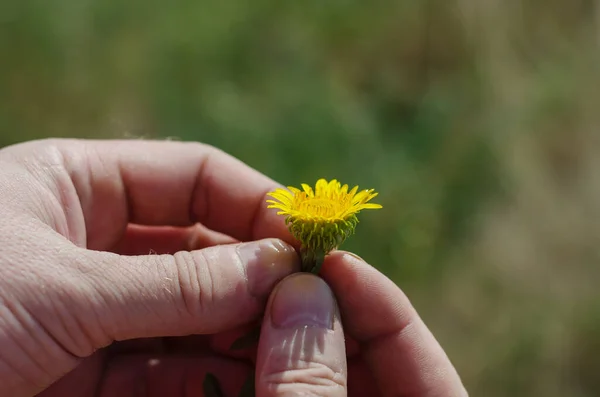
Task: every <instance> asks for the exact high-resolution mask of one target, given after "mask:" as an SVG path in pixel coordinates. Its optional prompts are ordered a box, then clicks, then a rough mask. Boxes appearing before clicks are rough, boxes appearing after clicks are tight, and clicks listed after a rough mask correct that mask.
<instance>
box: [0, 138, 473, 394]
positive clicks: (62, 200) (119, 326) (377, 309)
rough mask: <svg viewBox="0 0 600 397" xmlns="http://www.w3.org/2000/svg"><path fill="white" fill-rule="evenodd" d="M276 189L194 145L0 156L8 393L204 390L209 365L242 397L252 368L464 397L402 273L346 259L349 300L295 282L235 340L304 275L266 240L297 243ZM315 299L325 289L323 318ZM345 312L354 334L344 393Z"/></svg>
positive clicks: (342, 288)
mask: <svg viewBox="0 0 600 397" xmlns="http://www.w3.org/2000/svg"><path fill="white" fill-rule="evenodd" d="M276 186H277V184H275V183H274V182H273V181H271V180H269V179H268V178H266V177H264V176H262V175H260V174H259V173H257V172H256V171H253V170H251V169H249V168H248V167H246V166H245V165H243V164H242V163H240V162H239V161H237V160H235V159H233V158H231V157H230V156H227V155H226V154H224V153H222V152H220V151H217V150H215V149H213V148H210V147H207V146H203V145H198V144H184V143H175V142H142V141H135V142H132V141H120V142H119V141H103V142H92V141H61V140H58V141H39V142H32V143H26V144H22V145H18V146H13V147H9V148H6V149H4V150H2V151H0V202H1V203H2V206H1V207H0V217H1V219H2V220H3V222H2V223H0V396H11V397H12V396H16V397H19V396H32V395H34V394H35V393H38V392H40V391H42V390H43V392H41V394H40V395H41V396H44V397H49V396H81V397H84V396H92V395H94V396H96V395H99V396H114V397H119V396H134V395H149V396H152V395H156V396H165V395H169V396H170V395H173V396H177V395H181V396H184V395H202V382H203V379H204V376H205V374H206V373H207V372H211V373H214V374H215V375H216V376H217V378H218V379H220V380H221V384H222V387H223V392H224V395H225V396H234V395H237V392H238V391H239V389H240V388H241V387H242V383H244V381H245V380H247V379H248V378H249V377H251V376H252V374H253V372H254V365H253V364H254V363H255V362H256V372H257V376H256V382H257V384H256V388H257V392H258V393H257V395H258V396H259V397H266V396H276V395H281V393H282V392H286V391H287V392H291V393H300V392H302V391H306V392H310V393H313V394H315V393H320V392H322V393H321V395H324V396H334V395H346V393H349V395H350V396H359V395H376V394H374V392H373V390H374V389H373V385H377V388H378V389H379V390H381V395H384V396H387V395H415V396H430V395H444V396H446V395H448V396H454V395H457V396H458V395H466V393H464V389H462V386H460V381H459V378H458V376H457V375H456V373H455V371H454V370H453V369H452V366H451V364H450V363H449V361H448V360H447V358H446V357H445V355H444V353H443V351H442V350H441V348H440V347H439V345H437V343H436V342H435V340H434V339H433V337H432V336H431V334H430V333H428V331H427V330H426V328H425V326H424V325H423V324H422V322H420V320H418V317H417V316H416V314H415V313H414V310H413V309H411V308H410V305H409V304H408V302H407V300H406V298H405V297H404V296H403V295H402V294H401V292H400V291H399V290H398V289H397V288H396V287H395V285H394V284H393V283H391V282H390V281H389V280H387V279H386V278H385V277H383V276H382V275H381V274H379V273H377V272H376V271H375V270H374V269H373V268H371V267H369V266H367V265H365V264H364V263H362V262H357V260H356V259H353V258H352V257H351V256H348V255H347V254H342V253H336V254H334V255H332V256H331V257H330V258H329V259H328V261H327V263H326V266H325V267H324V270H323V277H324V279H325V280H327V281H328V282H329V284H330V285H331V288H332V289H333V292H335V295H336V296H337V297H338V299H339V311H337V310H336V309H332V307H334V308H335V305H334V306H332V305H333V302H334V300H333V298H332V295H331V292H329V290H328V287H327V285H326V284H325V283H324V282H323V281H321V280H320V279H318V278H316V277H314V276H310V275H296V276H292V277H289V278H286V279H285V280H284V281H282V282H281V283H279V284H278V285H277V287H276V288H275V290H274V291H273V293H272V294H271V298H270V301H269V304H268V307H267V310H266V315H265V316H264V320H263V328H262V334H261V341H260V345H259V348H258V353H256V352H255V351H252V349H250V351H249V352H248V351H246V352H232V351H230V350H229V346H230V344H231V342H232V341H233V340H234V339H235V338H237V337H238V336H239V335H241V334H242V333H243V332H245V331H247V330H248V329H249V325H248V323H250V322H252V321H254V320H256V319H258V318H259V317H260V315H261V313H262V312H263V310H264V303H265V301H266V299H267V296H268V295H269V294H270V293H271V291H272V290H273V287H274V286H275V285H276V284H277V283H278V281H279V280H281V279H283V278H284V277H285V276H286V275H289V274H291V273H294V272H295V271H297V270H298V262H297V261H298V259H297V256H296V255H295V252H294V250H293V248H292V247H290V246H289V245H288V244H286V243H284V242H283V241H281V240H277V239H264V240H260V241H255V240H259V239H263V238H267V237H279V238H281V239H284V240H285V239H289V235H288V233H287V231H286V230H285V226H284V225H283V222H282V220H281V219H280V218H278V217H277V216H275V214H274V213H273V212H271V211H267V210H266V205H265V204H264V195H265V193H266V192H267V191H270V190H272V189H273V188H274V187H276ZM196 222H199V223H200V224H202V226H194V225H196ZM217 231H218V232H220V233H218V232H217ZM239 241H252V242H249V243H245V244H239V243H238V242H239ZM204 247H209V248H204ZM150 251H153V253H152V254H151V255H147V254H148V253H149V252H150ZM348 288H350V289H348ZM298 290H300V291H302V292H303V294H298ZM306 291H311V292H312V295H306ZM348 291H353V293H352V294H349V293H347V292H348ZM302 296H312V297H320V299H319V302H321V304H320V307H319V306H317V307H315V306H314V305H313V306H312V307H313V309H314V310H319V311H320V313H321V315H320V316H319V315H318V313H317V312H314V311H310V312H308V313H306V310H305V311H304V312H303V310H302V308H305V309H308V308H310V307H311V306H310V302H309V300H302V299H301V297H302ZM328 297H329V298H330V299H329V300H328ZM286 300H287V303H286ZM328 305H329V306H328ZM302 313H304V315H303V314H302ZM324 313H325V314H326V315H325V314H324ZM289 316H291V319H290V318H289ZM340 316H341V318H343V319H344V324H345V326H346V332H347V333H348V334H350V335H351V336H352V337H354V338H355V340H357V341H358V343H357V345H356V346H354V345H352V344H350V345H349V348H348V356H349V361H348V367H347V368H348V373H349V375H350V377H349V379H350V381H349V384H348V387H349V390H347V389H346V384H347V382H346V379H347V375H346V369H345V368H346V353H345V349H344V343H343V341H344V339H343V333H342V328H341V321H340ZM373 316H374V317H373ZM384 317H385V318H386V321H382V318H384ZM324 318H326V319H329V318H330V319H331V322H330V321H328V320H327V321H325V322H323V319H324ZM307 319H310V320H311V321H312V323H313V326H312V327H309V328H305V327H304V325H305V324H304V323H305V322H306V320H307ZM315 322H316V323H315ZM183 335H192V336H183ZM382 335H383V336H382ZM385 335H387V336H385ZM165 336H170V338H160V337H165ZM177 336H183V337H177ZM174 337H175V338H174ZM115 341H123V342H116V343H114V342H115ZM388 351H389V352H392V353H393V354H395V355H396V358H393V357H391V356H388V355H386V352H388ZM359 353H360V354H359ZM256 356H257V361H256ZM363 359H364V361H363ZM372 377H374V378H375V379H376V381H375V380H372ZM320 385H324V386H320ZM324 393H325V394H324ZM461 393H463V394H461Z"/></svg>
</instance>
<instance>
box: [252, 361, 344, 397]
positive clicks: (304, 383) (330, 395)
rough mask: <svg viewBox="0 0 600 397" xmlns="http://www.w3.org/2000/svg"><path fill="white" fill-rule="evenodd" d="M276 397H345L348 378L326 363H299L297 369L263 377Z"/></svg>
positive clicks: (275, 372) (296, 365) (274, 372)
mask: <svg viewBox="0 0 600 397" xmlns="http://www.w3.org/2000/svg"><path fill="white" fill-rule="evenodd" d="M263 379H264V382H265V385H266V387H267V389H269V390H271V391H273V392H274V393H275V395H276V396H288V395H290V396H291V395H303V396H304V395H306V396H315V397H317V396H321V397H334V396H336V397H337V396H344V395H345V392H346V389H347V388H346V377H345V376H344V375H343V374H342V373H340V372H338V371H336V370H334V369H333V368H332V367H331V366H329V365H327V364H325V363H317V362H297V363H295V368H292V369H285V370H281V371H273V372H270V373H267V374H265V376H264V377H263Z"/></svg>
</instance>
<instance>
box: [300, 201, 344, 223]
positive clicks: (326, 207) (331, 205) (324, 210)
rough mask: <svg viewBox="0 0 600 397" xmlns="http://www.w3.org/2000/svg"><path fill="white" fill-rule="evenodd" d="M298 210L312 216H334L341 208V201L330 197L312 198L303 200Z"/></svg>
mask: <svg viewBox="0 0 600 397" xmlns="http://www.w3.org/2000/svg"><path fill="white" fill-rule="evenodd" d="M298 210H299V211H303V212H306V213H308V214H310V215H312V216H320V217H323V218H334V217H335V216H336V214H337V213H338V212H339V210H340V203H338V202H336V201H333V200H329V199H322V198H310V199H308V200H306V201H303V202H301V203H300V206H299V208H298Z"/></svg>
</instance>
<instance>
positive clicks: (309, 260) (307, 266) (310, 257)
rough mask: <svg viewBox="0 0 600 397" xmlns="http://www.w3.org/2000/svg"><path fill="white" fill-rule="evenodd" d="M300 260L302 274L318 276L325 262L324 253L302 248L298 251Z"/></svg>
mask: <svg viewBox="0 0 600 397" xmlns="http://www.w3.org/2000/svg"><path fill="white" fill-rule="evenodd" d="M300 258H301V259H302V271H303V272H308V273H313V274H319V272H320V271H321V267H322V266H323V262H324V261H325V252H323V251H320V250H313V249H306V248H304V247H302V248H301V249H300Z"/></svg>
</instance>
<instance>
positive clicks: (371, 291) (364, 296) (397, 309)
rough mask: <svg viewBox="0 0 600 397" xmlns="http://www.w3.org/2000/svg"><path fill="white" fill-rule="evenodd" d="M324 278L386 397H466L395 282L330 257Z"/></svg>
mask: <svg viewBox="0 0 600 397" xmlns="http://www.w3.org/2000/svg"><path fill="white" fill-rule="evenodd" d="M321 275H322V276H323V278H324V279H325V280H326V281H327V282H328V283H329V285H330V286H331V289H332V290H333V291H334V293H335V295H336V297H337V299H338V304H339V307H340V311H341V313H342V320H343V323H344V329H345V331H346V332H348V333H349V334H350V335H351V336H353V337H354V338H355V339H356V340H357V341H358V342H359V343H360V345H361V352H362V354H363V357H364V359H365V361H366V362H367V364H368V365H369V367H370V368H371V369H372V371H373V375H374V376H375V378H376V380H377V382H378V384H379V386H380V390H381V391H382V393H383V395H384V396H411V397H430V396H442V395H443V396H457V397H458V396H461V397H462V396H466V395H467V392H466V391H465V389H464V387H463V386H462V383H461V380H460V377H459V376H458V374H457V372H456V370H455V369H454V367H453V366H452V364H451V362H450V360H449V359H448V357H447V356H446V353H444V350H443V349H442V348H441V346H440V345H439V343H438V342H437V341H436V340H435V338H434V336H433V335H432V334H431V332H430V331H429V330H428V329H427V326H426V325H425V324H424V323H423V321H422V320H421V319H420V317H419V316H418V314H417V312H416V311H415V309H414V308H413V307H412V305H411V304H410V302H409V300H408V298H407V297H406V295H404V294H403V293H402V291H401V290H400V289H399V288H398V287H397V286H396V285H395V284H394V283H393V282H392V281H391V280H390V279H388V278H387V277H385V276H384V275H383V274H381V273H380V272H379V271H377V270H376V269H375V268H373V267H371V266H369V265H368V264H366V263H365V262H364V261H362V260H361V259H359V258H357V257H355V256H354V255H352V254H348V253H344V252H336V253H334V254H332V255H331V256H330V257H328V258H327V260H326V262H325V265H324V266H323V270H322V272H321Z"/></svg>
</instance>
